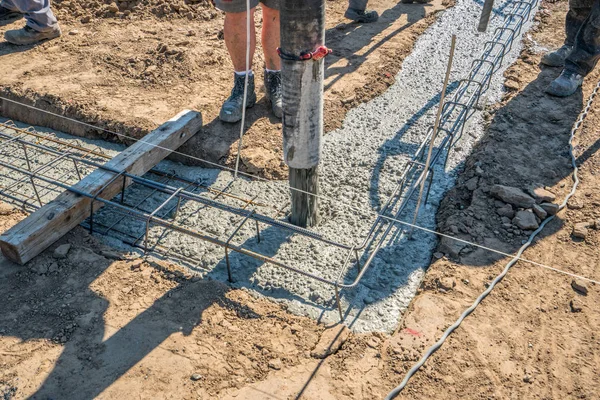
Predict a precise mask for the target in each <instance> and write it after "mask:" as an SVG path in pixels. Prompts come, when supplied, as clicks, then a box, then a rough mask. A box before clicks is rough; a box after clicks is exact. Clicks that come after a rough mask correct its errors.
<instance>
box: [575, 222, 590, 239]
mask: <svg viewBox="0 0 600 400" xmlns="http://www.w3.org/2000/svg"><path fill="white" fill-rule="evenodd" d="M588 226H589V224H588V223H587V222H580V223H578V224H575V226H574V227H573V237H575V238H577V239H585V237H586V236H587V234H588Z"/></svg>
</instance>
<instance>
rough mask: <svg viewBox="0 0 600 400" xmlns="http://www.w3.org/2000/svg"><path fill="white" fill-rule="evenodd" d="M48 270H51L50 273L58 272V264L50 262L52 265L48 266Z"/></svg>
mask: <svg viewBox="0 0 600 400" xmlns="http://www.w3.org/2000/svg"><path fill="white" fill-rule="evenodd" d="M48 272H50V273H52V272H58V264H57V263H52V264H50V266H49V267H48Z"/></svg>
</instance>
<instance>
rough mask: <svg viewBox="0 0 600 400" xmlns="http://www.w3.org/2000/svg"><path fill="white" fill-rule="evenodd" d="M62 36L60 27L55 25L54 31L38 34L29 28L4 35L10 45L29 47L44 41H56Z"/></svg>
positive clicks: (7, 32)
mask: <svg viewBox="0 0 600 400" xmlns="http://www.w3.org/2000/svg"><path fill="white" fill-rule="evenodd" d="M60 35H61V31H60V28H59V26H58V25H55V26H54V27H53V28H52V30H50V31H47V32H38V31H36V30H35V29H33V28H30V27H29V26H26V27H25V28H22V29H15V30H12V31H6V32H5V33H4V39H6V41H7V42H8V43H12V44H16V45H20V46H23V45H28V44H35V43H38V42H41V41H42V40H49V39H56V38H57V37H59V36H60Z"/></svg>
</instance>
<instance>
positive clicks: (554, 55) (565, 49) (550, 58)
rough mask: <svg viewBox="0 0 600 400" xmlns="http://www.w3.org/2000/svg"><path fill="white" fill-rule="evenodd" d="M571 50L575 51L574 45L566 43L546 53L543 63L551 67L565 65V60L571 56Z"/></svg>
mask: <svg viewBox="0 0 600 400" xmlns="http://www.w3.org/2000/svg"><path fill="white" fill-rule="evenodd" d="M571 51H573V46H568V45H566V44H565V45H563V46H562V47H559V48H558V49H556V50H554V51H552V52H550V53H546V54H544V56H543V57H542V59H541V63H542V64H544V65H547V66H549V67H564V65H565V60H566V59H567V57H569V54H571Z"/></svg>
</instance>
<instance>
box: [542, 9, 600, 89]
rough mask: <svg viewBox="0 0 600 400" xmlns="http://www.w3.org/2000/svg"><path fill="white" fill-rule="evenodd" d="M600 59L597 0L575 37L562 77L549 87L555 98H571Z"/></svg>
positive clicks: (599, 16) (599, 23) (599, 22)
mask: <svg viewBox="0 0 600 400" xmlns="http://www.w3.org/2000/svg"><path fill="white" fill-rule="evenodd" d="M599 59H600V0H596V1H595V3H594V7H593V8H592V11H591V13H590V15H589V16H588V17H587V18H586V20H585V21H584V23H583V25H582V26H581V28H580V29H579V32H577V35H576V37H575V45H574V46H573V51H571V53H570V54H569V56H568V57H567V59H566V61H565V68H564V70H563V72H562V73H561V74H560V76H559V77H558V78H557V79H556V80H554V82H552V83H551V84H550V86H549V87H548V90H547V91H548V93H550V94H552V95H555V96H570V95H571V94H573V93H575V91H577V89H578V88H579V86H581V84H582V83H583V78H584V77H585V76H586V75H587V74H589V73H590V72H591V71H592V70H593V69H594V67H595V66H596V64H597V63H598V60H599Z"/></svg>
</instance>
